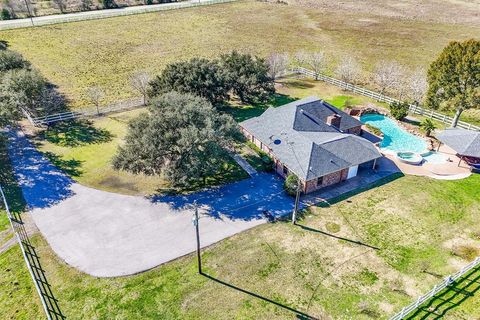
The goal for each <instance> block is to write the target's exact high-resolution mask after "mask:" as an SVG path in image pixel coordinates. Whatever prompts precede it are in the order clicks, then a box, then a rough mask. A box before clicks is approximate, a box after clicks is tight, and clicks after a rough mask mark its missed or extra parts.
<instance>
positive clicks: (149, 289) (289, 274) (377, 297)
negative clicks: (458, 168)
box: [0, 175, 480, 320]
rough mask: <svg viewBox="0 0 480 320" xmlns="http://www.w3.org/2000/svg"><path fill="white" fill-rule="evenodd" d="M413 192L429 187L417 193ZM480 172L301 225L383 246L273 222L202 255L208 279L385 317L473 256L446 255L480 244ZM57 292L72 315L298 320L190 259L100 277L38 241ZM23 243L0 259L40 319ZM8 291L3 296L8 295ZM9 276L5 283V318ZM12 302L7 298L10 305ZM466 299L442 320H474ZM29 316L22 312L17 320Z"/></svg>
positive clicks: (364, 198) (416, 182)
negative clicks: (458, 246)
mask: <svg viewBox="0 0 480 320" xmlns="http://www.w3.org/2000/svg"><path fill="white" fill-rule="evenodd" d="M412 186H422V187H421V188H416V187H412ZM479 188H480V176H479V175H475V176H472V177H470V178H467V179H465V180H460V181H437V180H431V179H428V178H423V177H413V176H409V177H403V178H401V179H397V180H395V181H392V182H390V183H389V184H386V185H383V186H379V187H377V188H374V189H371V190H368V191H365V192H363V193H361V194H357V195H354V196H352V197H351V198H349V199H348V200H347V201H340V202H338V203H336V204H333V205H331V206H328V207H324V208H320V207H315V208H313V209H312V210H311V211H310V212H308V213H307V214H306V216H305V218H304V220H303V221H301V223H302V224H303V225H306V226H309V227H310V228H312V229H317V230H325V225H327V224H331V223H335V224H338V225H339V226H340V229H339V231H338V232H337V233H335V236H338V237H343V238H347V239H352V240H358V241H361V242H363V243H366V244H369V245H372V246H377V247H379V248H380V250H373V249H371V248H368V247H365V246H361V245H357V244H353V243H350V242H347V241H344V240H339V239H337V238H334V237H330V236H328V235H325V234H320V233H317V232H312V231H308V230H304V229H301V228H299V227H295V226H292V225H291V224H290V223H287V222H284V223H283V222H280V223H275V224H267V225H262V226H259V227H256V228H254V229H251V230H248V231H246V232H243V233H241V234H238V235H236V236H234V237H232V238H229V239H226V240H224V241H222V242H221V243H219V244H216V245H214V246H212V247H210V248H208V249H206V250H204V252H203V262H204V267H205V270H206V273H208V274H209V275H211V276H213V277H215V278H217V279H219V280H222V281H224V282H227V283H229V284H230V285H234V286H237V287H240V288H242V289H245V290H248V291H250V292H254V293H256V294H259V295H262V296H264V297H266V298H269V299H272V300H274V301H276V302H279V303H282V304H284V305H286V306H289V307H292V308H295V309H297V310H300V311H302V312H306V313H308V314H311V315H313V316H317V317H321V316H324V315H327V316H330V317H332V318H334V319H349V318H352V319H369V318H370V316H371V315H377V316H378V318H380V319H387V318H388V316H389V315H391V314H392V313H393V312H395V311H398V310H399V309H400V308H401V307H402V306H404V305H406V304H408V303H410V302H411V301H413V300H414V299H415V298H416V297H417V296H418V295H420V294H422V293H424V292H426V291H428V290H429V289H430V288H431V287H432V286H433V285H434V284H435V283H437V282H439V281H441V278H442V277H443V276H445V275H447V274H450V273H452V272H454V271H456V270H458V269H459V268H460V267H461V266H462V265H465V264H467V263H468V261H467V260H465V259H464V258H461V257H459V256H455V255H453V254H452V252H451V248H452V246H453V244H454V243H463V242H464V243H468V244H470V245H473V246H479V245H480V239H478V237H475V236H472V235H475V234H478V232H479V231H480V230H479V226H478V224H477V223H476V221H478V219H479V218H480V216H479V215H480V195H479V194H478V189H479ZM34 243H35V245H36V247H37V250H38V252H39V254H40V256H41V259H42V263H43V265H44V268H45V270H46V272H47V276H48V278H49V279H50V282H51V284H52V286H53V289H54V292H55V294H56V295H57V297H59V299H60V305H61V306H62V309H63V311H64V312H65V314H66V315H67V317H69V318H70V319H85V318H89V319H90V318H96V319H109V318H111V317H112V316H113V315H114V316H115V317H116V318H119V319H132V318H138V317H142V318H146V319H158V318H161V319H232V318H236V319H294V318H295V316H294V315H293V314H292V313H290V312H288V311H285V310H283V309H282V308H280V307H277V306H274V305H272V304H269V303H267V302H265V301H262V300H259V299H256V298H254V297H252V296H249V295H246V294H244V293H241V292H239V291H237V290H234V289H232V288H229V287H226V286H224V285H221V284H219V283H217V282H215V281H212V280H209V279H207V278H205V277H202V276H199V275H197V274H196V273H195V270H196V264H195V257H194V256H193V255H190V256H187V257H183V258H180V259H178V260H176V261H174V262H171V263H168V264H165V265H163V266H160V267H157V268H155V269H153V270H151V271H148V272H145V273H141V274H139V275H135V276H129V277H121V278H115V279H97V278H93V277H90V276H87V275H85V274H82V273H80V272H78V271H77V270H75V269H73V268H71V267H69V266H67V265H65V264H64V263H63V262H62V261H60V260H59V259H58V258H57V257H56V256H55V255H54V253H53V252H52V251H51V250H50V249H49V247H48V245H47V243H46V242H45V241H44V240H43V239H42V238H41V237H40V236H36V237H35V239H34ZM22 265H23V261H22V259H21V257H20V255H19V252H18V248H16V247H15V248H12V249H11V250H10V251H9V252H7V253H6V254H4V255H2V256H0V268H1V270H5V269H10V270H12V271H11V273H10V274H8V275H9V277H13V275H12V274H14V277H17V278H18V279H21V281H19V284H18V285H17V287H20V288H21V289H19V290H17V291H15V293H14V297H15V299H17V301H23V305H24V308H22V309H25V311H23V312H28V313H29V316H25V317H23V318H25V319H27V318H29V317H30V318H32V317H35V312H37V313H36V315H37V316H38V314H39V312H40V311H39V309H38V307H37V306H36V304H35V302H31V301H30V299H32V298H33V296H34V294H33V292H32V291H31V290H30V289H29V288H30V287H28V286H29V285H30V280H29V279H28V277H27V276H26V270H24V269H22ZM4 287H6V290H3V288H4ZM14 288H16V287H14V286H13V284H12V283H11V281H6V282H4V283H3V286H2V290H0V301H1V302H0V303H3V305H2V306H1V307H2V310H4V312H5V314H7V315H11V314H14V312H15V310H17V309H18V305H13V304H11V303H10V304H9V301H10V300H9V299H10V298H8V293H9V292H11V291H12V290H13V289H14ZM7 298H8V299H7ZM477 312H478V297H476V296H471V297H467V299H466V300H465V301H464V302H462V303H461V304H459V305H458V306H456V307H455V308H454V309H453V310H450V311H449V312H448V313H447V315H446V316H445V317H444V319H455V320H458V319H472V318H474V316H475V315H476V314H477ZM20 318H22V317H20Z"/></svg>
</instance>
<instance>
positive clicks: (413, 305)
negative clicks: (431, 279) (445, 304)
mask: <svg viewBox="0 0 480 320" xmlns="http://www.w3.org/2000/svg"><path fill="white" fill-rule="evenodd" d="M478 265H480V257H477V258H476V259H475V260H473V261H472V262H471V263H469V264H468V265H466V266H465V267H463V268H462V269H461V270H460V271H458V272H456V273H454V274H452V275H450V276H448V277H446V278H445V279H444V280H443V281H442V282H441V283H439V284H436V285H435V286H434V287H433V288H432V290H430V291H429V292H427V293H426V294H424V295H423V296H421V297H418V299H417V300H416V301H415V302H412V303H411V304H410V305H408V306H406V307H404V308H403V309H402V310H401V311H400V312H399V313H397V314H396V315H394V316H393V317H391V318H390V320H401V319H404V318H405V317H406V316H408V315H409V314H410V313H412V312H413V311H415V310H416V309H417V308H418V307H419V306H421V305H422V304H424V303H425V302H427V301H428V300H430V299H431V298H433V297H434V296H435V295H436V294H437V293H439V292H440V291H442V290H443V289H445V288H447V287H448V286H450V285H451V284H452V283H454V282H455V281H456V280H457V279H459V278H461V277H462V276H463V275H465V274H466V273H467V272H469V271H470V270H472V269H473V268H475V267H477V266H478Z"/></svg>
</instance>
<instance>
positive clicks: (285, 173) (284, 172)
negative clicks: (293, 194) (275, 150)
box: [283, 166, 288, 175]
mask: <svg viewBox="0 0 480 320" xmlns="http://www.w3.org/2000/svg"><path fill="white" fill-rule="evenodd" d="M283 174H284V175H288V168H287V167H285V166H283Z"/></svg>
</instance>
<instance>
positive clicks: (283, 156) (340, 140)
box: [240, 97, 382, 193]
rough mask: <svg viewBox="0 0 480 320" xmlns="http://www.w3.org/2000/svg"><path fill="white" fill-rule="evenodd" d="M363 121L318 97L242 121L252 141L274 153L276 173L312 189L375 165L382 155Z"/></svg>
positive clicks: (244, 132)
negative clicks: (365, 131)
mask: <svg viewBox="0 0 480 320" xmlns="http://www.w3.org/2000/svg"><path fill="white" fill-rule="evenodd" d="M361 127H362V123H361V122H360V121H359V120H357V119H356V118H354V117H352V116H350V115H348V114H346V113H344V112H342V111H341V110H339V109H337V108H335V107H334V106H332V105H330V104H329V103H327V102H325V101H323V100H321V99H318V98H316V97H309V98H306V99H302V100H298V101H295V102H292V103H289V104H286V105H283V106H280V107H277V108H268V109H267V110H266V111H265V112H264V113H263V114H262V115H260V116H258V117H255V118H251V119H248V120H246V121H243V122H242V123H240V128H241V131H242V132H243V134H244V135H245V136H246V138H247V139H248V140H250V141H251V142H253V143H254V144H255V145H256V146H257V147H258V148H260V149H261V150H263V151H264V152H266V153H268V154H269V155H270V157H271V158H272V159H273V161H274V168H275V171H276V172H277V173H278V174H279V175H280V176H282V177H284V178H285V177H287V176H288V174H289V173H293V174H295V175H296V176H297V177H299V178H300V180H301V182H302V185H303V192H305V193H309V192H312V191H315V190H318V189H321V188H323V187H326V186H330V185H333V184H335V183H338V182H341V181H345V180H347V179H350V178H353V177H355V176H356V175H357V172H358V170H359V166H362V167H365V166H368V167H369V168H370V167H371V166H374V165H375V161H376V159H378V158H380V157H382V155H381V153H380V152H379V151H378V150H377V148H376V147H375V146H374V145H373V143H371V142H370V141H368V140H366V139H364V138H362V137H360V135H361V133H362V128H361Z"/></svg>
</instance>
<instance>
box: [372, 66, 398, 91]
mask: <svg viewBox="0 0 480 320" xmlns="http://www.w3.org/2000/svg"><path fill="white" fill-rule="evenodd" d="M403 76H404V71H403V67H402V66H401V65H400V64H398V63H397V62H396V61H385V60H384V61H380V62H379V63H377V65H376V67H375V71H374V73H373V80H374V82H375V84H376V85H377V86H378V87H379V88H380V93H381V94H382V95H384V94H385V92H386V91H387V90H390V89H394V88H396V87H397V86H399V85H400V84H401V81H402V79H403ZM397 89H398V88H397Z"/></svg>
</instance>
